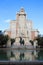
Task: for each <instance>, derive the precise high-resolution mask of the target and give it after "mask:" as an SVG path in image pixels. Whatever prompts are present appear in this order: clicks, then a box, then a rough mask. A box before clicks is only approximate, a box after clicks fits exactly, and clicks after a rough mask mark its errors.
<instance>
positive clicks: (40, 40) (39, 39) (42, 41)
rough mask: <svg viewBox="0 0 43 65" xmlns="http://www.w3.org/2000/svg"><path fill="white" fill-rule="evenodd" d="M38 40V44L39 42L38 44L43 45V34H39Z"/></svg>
mask: <svg viewBox="0 0 43 65" xmlns="http://www.w3.org/2000/svg"><path fill="white" fill-rule="evenodd" d="M36 40H37V42H38V43H37V44H38V46H40V47H43V36H41V35H38V37H37V38H36Z"/></svg>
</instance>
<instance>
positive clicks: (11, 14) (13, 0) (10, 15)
mask: <svg viewBox="0 0 43 65" xmlns="http://www.w3.org/2000/svg"><path fill="white" fill-rule="evenodd" d="M21 7H23V8H24V9H25V11H26V13H27V19H30V20H32V21H33V28H35V29H38V30H39V31H40V33H41V34H43V0H0V30H5V29H8V28H9V21H10V20H15V19H16V12H17V11H19V10H20V8H21Z"/></svg>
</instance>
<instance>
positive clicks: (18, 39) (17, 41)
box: [14, 37, 20, 46]
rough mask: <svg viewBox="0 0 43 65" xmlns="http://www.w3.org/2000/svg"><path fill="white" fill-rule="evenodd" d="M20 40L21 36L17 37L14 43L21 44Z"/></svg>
mask: <svg viewBox="0 0 43 65" xmlns="http://www.w3.org/2000/svg"><path fill="white" fill-rule="evenodd" d="M19 41H20V38H19V37H18V38H16V41H15V43H14V45H18V46H19V45H20V42H19Z"/></svg>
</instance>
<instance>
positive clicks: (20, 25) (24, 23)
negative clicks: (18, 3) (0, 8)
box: [5, 8, 38, 43]
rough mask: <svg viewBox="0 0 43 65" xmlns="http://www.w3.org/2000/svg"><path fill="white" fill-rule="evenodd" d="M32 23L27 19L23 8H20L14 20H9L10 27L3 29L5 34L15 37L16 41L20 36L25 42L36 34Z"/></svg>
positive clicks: (32, 38) (36, 31)
mask: <svg viewBox="0 0 43 65" xmlns="http://www.w3.org/2000/svg"><path fill="white" fill-rule="evenodd" d="M32 24H33V23H32V21H31V20H27V18H26V13H25V10H24V9H23V8H21V9H20V11H19V12H18V13H17V14H16V20H11V21H10V28H9V30H6V31H5V34H8V35H9V36H10V38H15V39H16V42H19V41H20V37H21V38H22V39H23V40H24V41H25V43H27V42H29V40H34V38H35V37H37V36H38V30H35V29H33V26H32Z"/></svg>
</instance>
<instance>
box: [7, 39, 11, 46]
mask: <svg viewBox="0 0 43 65" xmlns="http://www.w3.org/2000/svg"><path fill="white" fill-rule="evenodd" d="M7 47H11V40H10V39H9V40H8V41H7Z"/></svg>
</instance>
